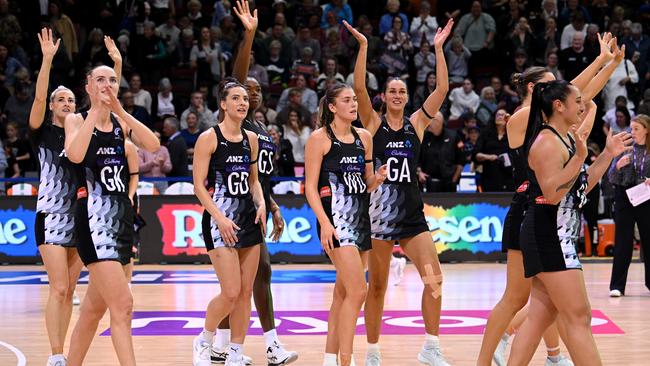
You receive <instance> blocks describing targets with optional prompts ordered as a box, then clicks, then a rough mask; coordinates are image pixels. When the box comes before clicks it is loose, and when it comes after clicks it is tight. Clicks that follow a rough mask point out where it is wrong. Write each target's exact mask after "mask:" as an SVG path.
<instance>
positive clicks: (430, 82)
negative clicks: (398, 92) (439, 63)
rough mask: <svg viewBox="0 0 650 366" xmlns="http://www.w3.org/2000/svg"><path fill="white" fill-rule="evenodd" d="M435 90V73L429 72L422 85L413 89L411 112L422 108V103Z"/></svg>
mask: <svg viewBox="0 0 650 366" xmlns="http://www.w3.org/2000/svg"><path fill="white" fill-rule="evenodd" d="M435 89H436V73H435V71H430V72H429V73H428V74H427V77H426V79H425V82H424V84H422V85H418V86H417V87H416V88H415V92H414V93H413V108H412V109H413V110H414V111H417V110H418V109H420V108H421V107H422V104H424V101H425V100H427V98H428V97H429V95H431V93H433V91H434V90H435Z"/></svg>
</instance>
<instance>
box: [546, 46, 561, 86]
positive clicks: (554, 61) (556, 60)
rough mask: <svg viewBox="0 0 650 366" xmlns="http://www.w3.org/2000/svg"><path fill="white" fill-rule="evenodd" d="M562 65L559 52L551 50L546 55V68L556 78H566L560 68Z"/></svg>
mask: <svg viewBox="0 0 650 366" xmlns="http://www.w3.org/2000/svg"><path fill="white" fill-rule="evenodd" d="M559 65H560V56H558V54H557V52H555V51H553V52H549V53H548V55H547V56H546V70H548V72H550V73H551V74H553V76H555V80H564V76H562V72H561V71H560V69H559V68H558V67H559Z"/></svg>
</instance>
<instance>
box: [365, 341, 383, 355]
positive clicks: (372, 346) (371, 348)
mask: <svg viewBox="0 0 650 366" xmlns="http://www.w3.org/2000/svg"><path fill="white" fill-rule="evenodd" d="M366 352H367V353H377V354H379V353H380V352H379V343H368V348H367V351H366Z"/></svg>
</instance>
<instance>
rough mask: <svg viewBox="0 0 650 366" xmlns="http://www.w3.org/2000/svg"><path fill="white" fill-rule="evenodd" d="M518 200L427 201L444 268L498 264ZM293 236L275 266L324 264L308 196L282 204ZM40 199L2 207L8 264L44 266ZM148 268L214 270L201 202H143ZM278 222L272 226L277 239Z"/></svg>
mask: <svg viewBox="0 0 650 366" xmlns="http://www.w3.org/2000/svg"><path fill="white" fill-rule="evenodd" d="M510 197H511V195H510V194H491V193H481V194H432V193H429V194H424V195H423V199H424V202H425V207H424V212H425V215H426V218H427V223H428V224H429V228H430V229H431V230H432V231H431V235H432V238H433V240H434V242H435V245H436V249H437V251H438V254H439V257H440V260H441V261H443V262H455V261H459V262H464V261H495V260H503V259H505V257H504V254H503V253H501V235H502V232H503V220H504V218H505V215H506V212H507V210H508V205H509V203H510ZM275 198H276V201H277V202H278V204H279V205H280V207H281V209H282V213H283V215H284V219H285V221H286V223H285V228H286V229H285V232H284V233H283V234H282V237H281V238H280V239H279V240H278V241H277V242H272V241H270V240H268V239H267V246H268V249H269V253H270V254H271V260H272V261H273V262H274V263H277V262H288V263H320V262H326V261H327V258H326V257H325V256H324V255H323V252H322V249H321V245H320V241H319V239H318V232H317V231H316V217H315V216H314V213H313V212H312V210H311V209H310V208H309V206H308V205H307V202H306V200H305V199H304V197H303V196H291V195H287V196H276V197H275ZM35 204H36V198H35V197H3V198H2V199H0V229H1V230H0V263H12V264H13V263H38V262H40V257H39V256H38V250H37V248H36V242H35V240H34V216H35V213H34V209H35ZM140 207H141V212H140V213H141V215H142V216H143V218H144V220H145V221H146V224H147V225H146V226H145V227H144V228H143V229H142V231H141V232H140V237H141V246H140V262H141V263H209V259H208V256H207V254H206V252H205V245H204V243H203V238H202V235H201V217H202V215H203V209H202V208H201V206H200V205H199V203H198V200H197V199H196V197H194V196H169V195H165V196H142V197H141V204H140ZM272 225H273V224H272V221H271V220H270V219H269V220H268V222H267V227H268V228H269V229H268V232H269V233H270V232H271V228H272Z"/></svg>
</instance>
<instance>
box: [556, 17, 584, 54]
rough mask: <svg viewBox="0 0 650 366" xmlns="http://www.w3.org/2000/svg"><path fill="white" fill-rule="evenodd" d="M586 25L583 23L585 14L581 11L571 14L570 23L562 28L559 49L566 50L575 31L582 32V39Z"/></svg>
mask: <svg viewBox="0 0 650 366" xmlns="http://www.w3.org/2000/svg"><path fill="white" fill-rule="evenodd" d="M587 26H588V24H587V23H585V15H584V14H583V13H582V12H576V13H573V14H572V15H571V24H568V25H567V26H566V27H564V29H562V36H561V37H560V50H562V51H563V50H566V49H567V48H569V47H571V44H572V42H573V38H574V37H573V36H574V35H575V34H576V33H580V34H582V39H583V41H584V39H585V37H586V36H587Z"/></svg>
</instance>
